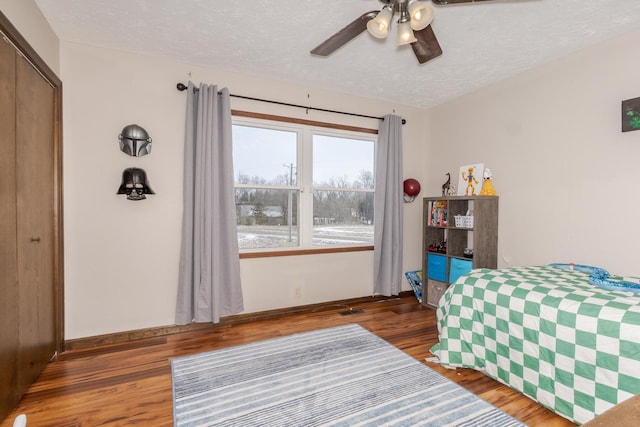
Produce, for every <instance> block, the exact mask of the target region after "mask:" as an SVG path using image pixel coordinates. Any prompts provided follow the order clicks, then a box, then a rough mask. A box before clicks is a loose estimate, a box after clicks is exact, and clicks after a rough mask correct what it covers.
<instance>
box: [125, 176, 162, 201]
mask: <svg viewBox="0 0 640 427" xmlns="http://www.w3.org/2000/svg"><path fill="white" fill-rule="evenodd" d="M118 194H126V195H127V199H128V200H144V199H146V198H147V197H146V196H145V194H156V193H154V192H153V190H152V189H151V187H150V186H149V182H148V181H147V173H146V172H145V171H144V169H140V168H127V169H125V170H124V171H122V184H120V188H118Z"/></svg>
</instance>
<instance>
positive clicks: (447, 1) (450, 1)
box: [431, 0, 491, 6]
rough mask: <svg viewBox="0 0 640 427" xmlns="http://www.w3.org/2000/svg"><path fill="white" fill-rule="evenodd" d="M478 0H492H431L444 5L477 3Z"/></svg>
mask: <svg viewBox="0 0 640 427" xmlns="http://www.w3.org/2000/svg"><path fill="white" fill-rule="evenodd" d="M477 1H491V0H431V2H432V3H433V4H437V5H438V6H444V5H447V4H456V3H475V2H477Z"/></svg>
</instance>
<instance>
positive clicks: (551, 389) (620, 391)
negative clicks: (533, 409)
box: [431, 266, 640, 424]
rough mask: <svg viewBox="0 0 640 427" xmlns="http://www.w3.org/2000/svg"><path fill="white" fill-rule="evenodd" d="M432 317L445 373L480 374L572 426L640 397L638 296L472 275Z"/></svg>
mask: <svg viewBox="0 0 640 427" xmlns="http://www.w3.org/2000/svg"><path fill="white" fill-rule="evenodd" d="M611 279H618V278H616V277H611ZM619 279H622V278H619ZM624 280H633V279H624ZM636 281H637V279H636ZM437 318H438V333H439V343H438V344H436V345H435V346H434V347H433V348H431V352H432V353H433V354H434V355H435V356H436V357H437V358H438V359H439V361H440V363H441V364H442V365H443V366H446V367H450V368H456V367H465V368H472V369H476V370H481V371H484V372H485V373H486V374H487V375H488V376H490V377H492V378H494V379H496V380H498V381H500V382H502V383H504V384H507V385H508V386H510V387H511V388H513V389H515V390H517V391H520V392H522V393H523V394H525V395H526V396H529V397H530V398H532V399H533V400H535V401H537V402H539V403H540V404H542V405H543V406H545V407H547V408H549V409H551V410H552V411H554V412H556V413H557V414H559V415H561V416H563V417H565V418H568V419H569V420H571V421H573V422H575V423H578V424H582V423H585V422H587V421H589V420H591V419H593V418H594V417H595V416H597V415H599V414H601V413H603V412H604V411H605V410H607V409H609V408H611V407H612V406H614V405H616V404H617V403H619V402H622V401H624V400H626V399H628V398H630V397H632V396H634V395H636V394H639V393H640V293H634V292H625V291H612V290H607V289H602V288H599V287H597V286H594V285H592V284H591V283H589V274H588V273H586V272H583V271H578V270H571V269H562V268H557V267H552V266H534V267H519V268H508V269H497V270H488V269H477V270H472V271H471V272H470V273H469V274H467V275H465V276H462V277H460V278H459V279H458V280H457V281H456V282H455V283H454V284H452V285H451V286H450V287H449V289H448V290H447V291H446V292H445V294H444V295H443V296H442V298H441V299H440V302H439V305H438V308H437Z"/></svg>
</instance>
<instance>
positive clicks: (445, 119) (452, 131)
mask: <svg viewBox="0 0 640 427" xmlns="http://www.w3.org/2000/svg"><path fill="white" fill-rule="evenodd" d="M639 43H640V32H635V33H632V34H628V35H626V36H623V37H620V38H617V39H615V40H611V41H608V42H606V43H604V44H601V45H599V46H596V47H593V48H590V49H587V50H584V51H581V52H579V53H578V54H574V55H572V56H570V57H567V58H564V59H562V60H558V61H555V62H553V63H549V64H547V65H545V66H543V67H540V68H537V69H535V70H532V71H529V72H526V73H524V74H522V75H520V76H518V77H516V78H514V79H511V80H509V81H506V82H503V83H500V84H496V85H494V86H491V87H488V88H484V89H482V90H479V91H477V92H475V93H473V94H471V95H468V96H465V97H462V98H460V99H457V100H455V101H452V102H449V103H447V104H445V105H441V106H439V107H437V108H434V109H433V111H432V115H431V120H432V133H431V136H430V140H431V144H432V145H431V153H430V156H429V160H428V162H429V163H428V168H427V174H428V180H427V182H428V186H427V192H431V193H437V191H438V190H439V184H441V183H442V182H443V181H444V178H443V174H445V173H446V172H452V173H453V175H454V176H457V174H458V170H459V167H460V166H461V165H464V164H469V163H475V162H484V163H485V165H486V166H487V167H489V168H491V169H492V170H493V172H494V179H493V182H494V187H495V188H496V190H497V192H498V195H499V196H500V219H499V224H500V225H499V230H500V231H499V233H500V234H499V252H500V254H499V256H500V259H499V266H516V265H527V264H544V263H549V262H575V263H582V264H589V265H596V266H600V267H602V268H605V269H608V270H609V271H610V272H611V273H613V274H623V275H635V276H640V267H638V261H637V260H638V251H637V250H638V242H639V241H640V226H639V225H638V222H637V220H636V218H637V216H638V212H639V211H640V198H639V197H638V195H639V194H640V187H639V186H638V171H639V165H640V161H639V160H640V131H638V132H626V133H622V132H621V124H620V123H621V105H620V103H621V101H622V100H624V99H629V98H636V97H640V86H639V85H638V75H640V56H639V55H638V50H637V46H638V44H639ZM454 182H455V183H457V179H456V180H455V181H454Z"/></svg>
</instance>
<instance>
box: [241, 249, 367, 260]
mask: <svg viewBox="0 0 640 427" xmlns="http://www.w3.org/2000/svg"><path fill="white" fill-rule="evenodd" d="M372 250H373V246H348V247H345V246H341V247H335V248H318V249H294V250H284V251H270V252H241V253H240V259H246V258H268V257H277V256H297V255H319V254H334V253H340V252H363V251H372Z"/></svg>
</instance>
